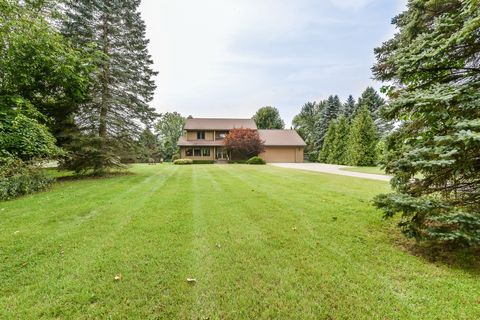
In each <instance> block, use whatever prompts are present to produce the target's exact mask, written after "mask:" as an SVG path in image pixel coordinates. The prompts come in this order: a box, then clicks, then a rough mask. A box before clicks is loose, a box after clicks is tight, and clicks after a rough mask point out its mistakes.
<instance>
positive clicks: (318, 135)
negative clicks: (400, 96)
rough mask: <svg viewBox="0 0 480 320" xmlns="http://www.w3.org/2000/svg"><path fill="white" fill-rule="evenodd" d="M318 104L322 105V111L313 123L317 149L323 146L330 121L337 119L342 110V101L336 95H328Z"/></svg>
mask: <svg viewBox="0 0 480 320" xmlns="http://www.w3.org/2000/svg"><path fill="white" fill-rule="evenodd" d="M320 105H322V107H321V110H322V111H321V113H320V117H319V118H318V120H317V122H316V124H315V138H314V139H315V146H316V149H317V150H321V149H322V148H323V143H324V139H325V136H326V134H327V131H328V127H329V125H330V122H331V121H332V120H334V119H337V117H338V116H340V114H341V112H342V103H341V102H340V98H339V97H338V96H337V95H335V96H330V97H328V99H327V100H325V101H322V102H320Z"/></svg>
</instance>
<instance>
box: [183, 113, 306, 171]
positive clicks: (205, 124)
mask: <svg viewBox="0 0 480 320" xmlns="http://www.w3.org/2000/svg"><path fill="white" fill-rule="evenodd" d="M234 128H246V129H254V130H257V126H256V125H255V122H254V121H253V120H252V119H217V118H189V119H187V120H186V123H185V127H184V135H183V136H182V137H180V139H179V141H178V146H179V148H180V156H181V157H182V158H185V159H193V160H214V161H226V160H230V155H229V153H228V152H227V150H225V148H224V146H223V139H224V138H225V136H226V135H227V134H228V132H229V131H230V130H232V129H234ZM258 133H259V135H260V138H261V139H262V140H263V142H264V144H265V151H264V152H263V153H262V154H260V155H259V156H260V157H262V158H263V159H264V160H265V161H267V162H303V150H304V148H305V142H304V141H303V139H302V138H301V137H300V136H299V135H298V133H297V132H296V131H295V130H258Z"/></svg>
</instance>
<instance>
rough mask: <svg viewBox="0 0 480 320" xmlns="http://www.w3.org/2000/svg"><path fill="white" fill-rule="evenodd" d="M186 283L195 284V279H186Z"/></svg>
mask: <svg viewBox="0 0 480 320" xmlns="http://www.w3.org/2000/svg"><path fill="white" fill-rule="evenodd" d="M187 282H188V283H197V279H195V278H187Z"/></svg>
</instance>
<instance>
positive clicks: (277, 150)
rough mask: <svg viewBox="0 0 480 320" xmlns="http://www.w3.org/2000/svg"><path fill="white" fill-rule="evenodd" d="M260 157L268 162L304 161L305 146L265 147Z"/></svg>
mask: <svg viewBox="0 0 480 320" xmlns="http://www.w3.org/2000/svg"><path fill="white" fill-rule="evenodd" d="M260 157H262V159H263V160H265V161H266V162H303V147H265V152H264V153H262V154H261V155H260Z"/></svg>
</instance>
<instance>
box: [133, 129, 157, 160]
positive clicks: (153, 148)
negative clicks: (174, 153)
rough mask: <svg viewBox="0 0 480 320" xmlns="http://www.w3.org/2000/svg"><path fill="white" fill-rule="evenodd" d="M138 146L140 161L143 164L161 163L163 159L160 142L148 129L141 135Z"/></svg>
mask: <svg viewBox="0 0 480 320" xmlns="http://www.w3.org/2000/svg"><path fill="white" fill-rule="evenodd" d="M137 145H138V151H137V153H138V155H139V156H138V160H139V161H140V162H142V163H152V162H159V161H160V159H161V158H162V157H161V151H160V142H159V141H158V139H157V137H156V136H155V135H154V134H153V133H152V131H150V129H149V128H146V129H145V130H143V131H142V133H141V134H140V138H139V139H138V142H137Z"/></svg>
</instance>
